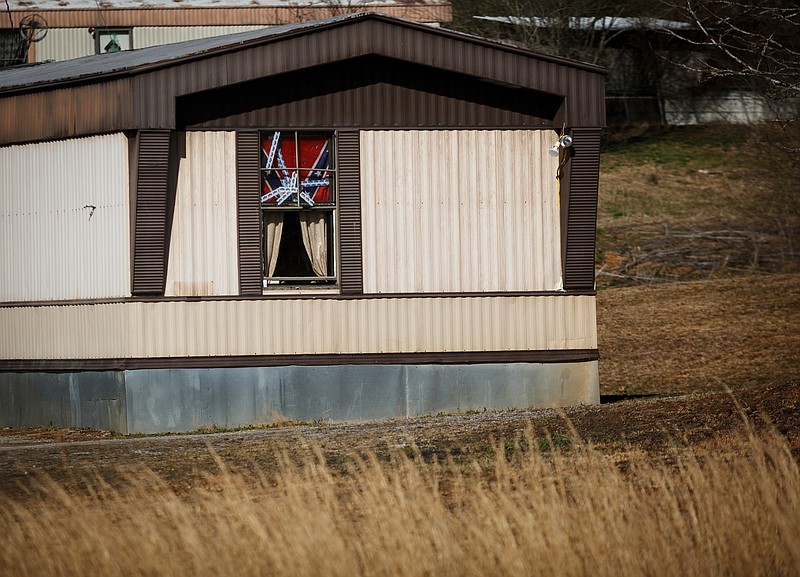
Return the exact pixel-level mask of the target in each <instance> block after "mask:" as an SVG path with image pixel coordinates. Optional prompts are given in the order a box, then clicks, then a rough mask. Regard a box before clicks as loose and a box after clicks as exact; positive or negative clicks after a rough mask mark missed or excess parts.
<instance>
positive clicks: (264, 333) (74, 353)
mask: <svg viewBox="0 0 800 577" xmlns="http://www.w3.org/2000/svg"><path fill="white" fill-rule="evenodd" d="M310 327H314V329H313V330H311V329H310ZM595 348H597V335H596V329H595V298H594V297H592V296H515V297H456V296H454V297H442V298H373V299H370V298H364V299H344V300H340V299H297V300H293V299H269V300H263V299H256V300H236V301H223V300H214V301H188V302H187V301H165V302H127V303H114V304H93V305H70V306H58V307H5V308H3V307H0V359H36V358H39V359H119V358H148V357H149V358H153V357H155V358H159V357H184V356H229V355H266V354H276V355H277V354H366V353H413V352H468V351H526V350H527V351H536V350H570V349H595Z"/></svg>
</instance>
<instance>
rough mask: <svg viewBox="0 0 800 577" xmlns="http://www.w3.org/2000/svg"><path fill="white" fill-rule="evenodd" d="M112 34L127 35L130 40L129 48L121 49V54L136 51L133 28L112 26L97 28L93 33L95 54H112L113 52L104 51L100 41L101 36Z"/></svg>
mask: <svg viewBox="0 0 800 577" xmlns="http://www.w3.org/2000/svg"><path fill="white" fill-rule="evenodd" d="M111 34H125V35H126V36H127V38H128V47H127V48H120V50H119V52H125V51H128V50H133V49H134V44H133V28H130V27H127V28H126V27H124V26H110V27H102V28H95V29H94V31H93V32H92V36H94V53H95V54H112V53H111V52H106V51H104V50H103V46H102V43H101V41H100V36H101V35H109V36H110V35H111Z"/></svg>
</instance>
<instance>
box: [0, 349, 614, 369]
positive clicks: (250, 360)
mask: <svg viewBox="0 0 800 577" xmlns="http://www.w3.org/2000/svg"><path fill="white" fill-rule="evenodd" d="M598 358H599V353H598V351H597V349H570V350H539V351H475V352H471V351H466V352H430V353H362V354H320V355H248V356H224V357H153V358H132V359H15V360H0V372H73V371H113V370H137V369H203V368H237V367H280V366H292V365H294V366H326V365H462V364H463V365H476V364H487V363H579V362H588V361H596V360H598Z"/></svg>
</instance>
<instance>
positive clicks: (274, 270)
mask: <svg viewBox="0 0 800 577" xmlns="http://www.w3.org/2000/svg"><path fill="white" fill-rule="evenodd" d="M260 142H261V219H262V227H261V230H262V243H263V251H262V254H263V255H264V259H263V263H262V271H263V276H264V287H266V288H280V287H286V288H288V287H302V286H330V285H333V284H335V283H336V270H335V266H334V254H335V245H334V240H335V230H334V227H335V218H334V216H335V212H334V211H335V210H336V167H335V162H334V158H333V156H334V155H333V154H332V152H333V149H334V147H333V134H332V133H329V132H327V133H318V132H317V133H312V132H294V131H282V132H281V131H274V132H262V133H261V134H260Z"/></svg>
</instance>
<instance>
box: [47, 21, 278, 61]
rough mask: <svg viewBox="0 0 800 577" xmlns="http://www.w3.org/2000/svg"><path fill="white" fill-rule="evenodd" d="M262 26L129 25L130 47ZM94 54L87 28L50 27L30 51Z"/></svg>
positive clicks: (54, 55)
mask: <svg viewBox="0 0 800 577" xmlns="http://www.w3.org/2000/svg"><path fill="white" fill-rule="evenodd" d="M259 28H266V26H141V27H135V28H133V47H134V48H147V47H149V46H160V45H162V44H173V43H175V42H183V41H185V40H197V39H200V38H210V37H212V36H223V35H225V34H235V33H237V32H246V31H248V30H256V29H259ZM94 53H95V47H94V37H93V36H92V35H91V34H90V33H89V31H88V29H87V28H54V29H50V30H48V32H47V36H45V37H44V39H42V41H41V42H38V43H37V44H36V46H35V49H34V51H33V54H34V60H35V61H36V62H44V61H45V60H55V61H62V60H71V59H73V58H81V57H82V56H90V55H92V54H94Z"/></svg>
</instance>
